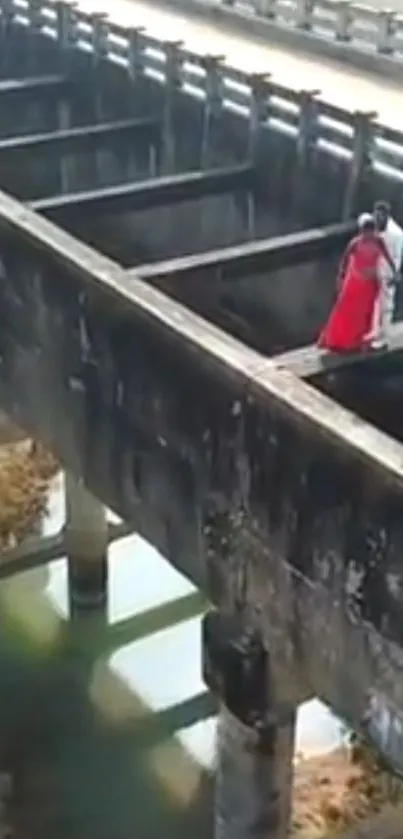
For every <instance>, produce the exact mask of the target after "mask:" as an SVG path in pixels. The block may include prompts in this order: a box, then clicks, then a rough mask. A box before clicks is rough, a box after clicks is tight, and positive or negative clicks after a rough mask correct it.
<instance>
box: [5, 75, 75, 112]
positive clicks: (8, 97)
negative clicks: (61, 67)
mask: <svg viewBox="0 0 403 839" xmlns="http://www.w3.org/2000/svg"><path fill="white" fill-rule="evenodd" d="M70 89H71V82H69V81H68V80H67V79H66V78H64V76H61V75H57V74H53V75H48V76H37V77H35V78H34V77H31V78H27V79H5V80H0V105H1V106H3V105H5V104H7V105H8V104H13V105H16V104H17V103H18V105H19V106H20V107H23V106H24V103H25V102H27V101H28V102H29V103H32V102H35V101H36V100H39V101H40V100H45V101H47V100H49V99H50V100H53V99H54V100H56V101H57V100H58V99H59V98H60V97H61V96H62V95H63V94H65V93H66V92H67V91H69V90H70Z"/></svg>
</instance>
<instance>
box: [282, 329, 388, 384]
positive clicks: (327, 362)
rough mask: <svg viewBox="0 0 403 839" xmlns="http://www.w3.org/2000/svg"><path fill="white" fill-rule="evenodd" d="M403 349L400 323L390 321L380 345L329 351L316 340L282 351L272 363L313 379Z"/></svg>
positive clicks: (366, 364)
mask: <svg viewBox="0 0 403 839" xmlns="http://www.w3.org/2000/svg"><path fill="white" fill-rule="evenodd" d="M402 352H403V325H402V324H401V323H397V324H395V325H393V326H392V327H391V328H390V330H389V334H388V343H387V345H386V346H385V347H384V348H382V349H377V350H371V349H368V351H366V352H358V353H331V352H328V351H327V350H322V349H320V348H319V347H317V346H316V345H315V344H311V345H310V346H307V347H300V348H298V349H296V350H290V351H289V352H285V353H281V354H280V355H276V356H274V357H273V358H272V362H273V364H275V365H276V367H277V368H278V369H279V370H281V369H283V370H288V371H289V372H290V373H293V374H294V376H298V378H300V379H313V378H315V377H316V376H320V375H323V374H327V373H333V372H336V371H337V370H344V369H347V368H351V367H356V366H357V365H361V366H363V365H365V366H368V365H370V364H373V363H374V362H376V363H378V362H379V361H380V360H381V359H383V360H385V361H386V360H387V359H391V358H392V357H393V356H394V355H397V354H398V353H402Z"/></svg>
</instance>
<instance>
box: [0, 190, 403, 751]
mask: <svg viewBox="0 0 403 839" xmlns="http://www.w3.org/2000/svg"><path fill="white" fill-rule="evenodd" d="M0 218H1V222H0V224H1V251H2V253H3V259H4V265H5V269H6V274H5V276H4V277H3V279H2V283H1V287H0V318H1V330H0V334H1V340H2V345H1V348H0V349H1V358H2V361H1V366H0V377H1V388H0V397H1V401H2V404H3V405H4V406H5V408H6V409H7V410H9V411H10V414H11V415H12V416H13V417H14V418H15V419H16V420H17V421H19V422H21V424H23V425H24V426H25V427H27V428H28V429H29V430H30V431H31V433H32V434H34V435H37V436H38V438H40V439H42V440H44V442H46V443H47V444H48V445H50V447H51V448H52V449H54V450H55V451H56V452H57V454H58V455H59V456H60V457H61V458H62V460H63V461H64V463H65V464H66V465H68V466H69V468H71V470H72V471H73V472H75V473H76V474H77V475H79V474H81V475H83V476H84V478H85V481H86V483H87V484H88V487H89V488H90V489H91V491H93V492H94V494H96V495H99V496H100V497H101V498H102V500H103V501H104V502H105V503H107V504H108V505H110V506H111V507H112V508H114V509H115V510H116V511H117V512H119V513H120V514H121V515H122V517H124V518H127V519H129V520H130V521H131V522H132V523H133V525H134V526H135V527H136V529H137V530H138V531H139V532H140V533H142V534H143V535H144V536H145V537H146V538H148V539H149V540H150V541H151V542H152V543H153V544H155V545H156V546H157V547H158V548H160V549H161V550H162V551H163V552H164V554H165V555H166V556H168V557H169V559H170V561H172V562H173V563H174V564H175V565H176V566H177V567H179V568H180V569H181V570H183V571H185V573H186V574H188V575H189V576H190V577H191V578H192V579H193V580H195V582H196V583H197V584H198V585H201V586H202V587H204V588H205V589H206V590H207V591H208V592H209V593H210V595H211V597H212V598H213V600H214V601H215V602H217V603H218V604H220V603H225V602H229V603H230V604H232V607H231V608H233V609H235V610H239V609H240V610H241V611H242V614H243V615H244V616H245V620H246V621H248V622H251V623H252V624H253V625H254V626H255V627H257V629H258V631H259V633H260V634H261V636H262V638H263V641H264V644H265V645H266V647H267V649H268V650H269V651H270V672H271V674H272V675H273V677H274V683H275V684H276V689H277V691H278V695H279V696H281V697H284V698H286V697H287V695H288V696H289V695H290V691H291V692H292V693H293V695H294V685H291V675H290V674H292V676H293V678H294V680H295V679H296V678H298V680H299V683H300V685H301V688H304V689H305V690H307V691H312V692H313V693H316V694H317V695H319V696H322V697H324V698H325V699H326V700H327V701H328V702H329V703H330V704H331V705H332V706H333V707H334V708H335V709H336V710H337V711H338V712H339V713H341V714H345V715H346V717H347V719H348V720H349V722H350V723H351V724H352V725H354V726H355V727H359V726H360V724H362V723H364V722H365V724H367V725H368V726H369V729H370V732H371V734H372V735H373V736H374V737H375V739H376V740H377V742H378V743H379V744H380V745H381V747H382V748H383V751H384V752H385V753H386V754H388V755H389V756H390V757H391V759H393V760H394V761H395V764H396V765H397V766H400V767H401V766H402V760H401V755H402V753H403V751H402V748H401V736H402V732H403V724H402V718H401V712H400V710H399V709H400V706H401V695H402V694H401V691H402V685H403V653H402V649H401V639H402V621H401V614H402V608H401V605H402V604H401V568H400V555H401V545H402V539H403V532H402V528H403V524H402V517H401V494H402V491H403V473H402V447H401V446H400V445H399V444H398V443H397V442H395V441H393V440H392V439H390V438H388V437H386V436H385V435H383V434H382V433H381V432H379V431H377V430H376V429H375V428H373V427H371V426H368V425H367V424H366V423H365V422H362V421H360V420H359V419H358V418H357V417H356V416H354V415H351V414H349V413H348V412H347V411H345V410H344V409H342V408H341V407H339V406H338V405H337V404H336V403H334V402H333V401H331V400H329V399H328V398H326V397H325V396H322V395H321V394H320V393H318V392H316V391H315V390H313V389H311V388H309V387H308V386H306V385H304V384H303V383H299V382H297V381H295V380H294V379H293V377H292V376H290V375H288V374H287V373H285V372H284V373H283V372H278V371H275V370H274V369H273V365H272V364H271V363H270V362H267V361H266V362H265V361H264V360H263V359H262V358H261V356H259V355H258V354H256V353H254V352H252V351H251V350H248V349H247V348H246V347H245V346H242V345H240V344H238V343H237V342H235V341H233V340H232V339H231V338H229V337H228V336H226V335H225V334H224V333H220V332H219V331H217V330H216V329H215V328H214V327H213V326H211V325H209V324H207V323H206V322H204V321H201V320H199V318H198V317H197V316H196V315H194V314H192V313H191V312H189V311H187V310H185V309H183V308H182V307H181V306H180V305H179V304H177V303H176V302H174V301H171V300H169V299H168V298H166V297H164V296H163V295H161V293H160V292H158V291H157V290H155V289H153V288H151V287H149V286H146V285H145V284H144V283H141V282H139V281H136V280H135V279H133V278H128V277H127V276H125V274H124V273H122V272H121V271H120V270H119V269H118V268H117V266H116V265H115V264H113V263H111V262H109V261H108V260H106V259H104V258H102V257H101V256H100V255H97V254H96V253H94V252H92V251H90V250H89V249H88V248H86V247H85V246H83V245H82V244H80V243H76V242H74V241H73V240H72V239H71V238H70V237H69V236H68V235H67V234H65V233H63V232H62V231H60V230H58V229H55V228H54V227H53V226H52V225H50V224H49V223H48V222H46V221H45V220H44V219H35V217H34V216H33V215H32V214H31V213H30V212H29V211H24V210H22V208H21V206H20V205H19V204H17V203H16V202H13V201H12V200H11V199H7V198H5V197H4V196H3V197H2V199H1V203H0ZM17 230H18V231H19V235H22V236H23V239H24V240H25V245H24V248H23V249H21V248H20V247H19V248H18V249H16V248H15V247H14V246H13V241H15V235H16V232H17ZM45 244H46V250H47V253H45V249H44V248H45ZM10 277H12V278H13V281H12V283H11V282H10V279H9V278H10ZM55 277H57V282H55ZM350 665H351V666H350Z"/></svg>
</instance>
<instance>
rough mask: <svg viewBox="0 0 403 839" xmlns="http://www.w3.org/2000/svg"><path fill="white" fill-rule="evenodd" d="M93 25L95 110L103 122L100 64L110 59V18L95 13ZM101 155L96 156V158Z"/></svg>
mask: <svg viewBox="0 0 403 839" xmlns="http://www.w3.org/2000/svg"><path fill="white" fill-rule="evenodd" d="M91 23H92V49H93V53H92V70H93V80H92V84H93V88H94V110H95V119H96V121H97V122H101V121H102V120H103V119H104V118H106V114H105V108H104V101H103V93H102V80H100V77H99V74H98V69H99V66H100V64H102V62H103V61H105V60H106V59H107V58H108V51H109V50H108V38H109V18H108V15H107V14H106V13H105V12H94V13H93V14H92V15H91ZM98 156H99V155H98V154H97V155H96V158H97V157H98Z"/></svg>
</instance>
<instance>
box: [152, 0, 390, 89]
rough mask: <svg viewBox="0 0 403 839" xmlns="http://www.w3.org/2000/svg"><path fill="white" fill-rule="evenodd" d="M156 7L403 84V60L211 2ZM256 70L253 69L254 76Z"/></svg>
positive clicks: (190, 0)
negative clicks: (172, 10) (184, 14)
mask: <svg viewBox="0 0 403 839" xmlns="http://www.w3.org/2000/svg"><path fill="white" fill-rule="evenodd" d="M153 5H157V6H160V8H161V9H162V8H165V9H166V8H171V9H177V10H178V11H181V12H182V13H183V12H185V13H186V15H187V17H190V18H199V20H200V18H202V19H203V20H205V21H207V22H208V23H212V24H215V25H218V26H221V27H222V28H223V29H227V31H232V33H236V34H241V35H244V36H251V37H253V38H254V39H256V40H258V41H260V42H263V43H264V44H266V45H267V46H268V47H269V46H270V44H272V45H273V46H277V47H278V46H283V47H285V48H286V49H290V50H293V51H298V52H302V53H304V54H307V53H308V54H309V56H310V57H312V55H317V56H318V57H321V58H327V59H328V60H329V59H330V60H331V61H335V62H338V63H340V64H342V65H343V66H344V67H345V66H346V64H347V65H348V66H349V67H352V68H354V69H356V70H361V71H363V72H365V73H371V74H372V75H377V76H382V77H383V78H385V79H390V80H392V81H395V82H400V83H403V59H401V60H400V59H398V58H396V57H392V56H386V55H380V54H379V53H376V52H373V53H371V52H369V51H368V52H365V51H364V50H361V49H359V47H357V46H354V45H352V44H343V43H342V42H340V41H336V40H334V41H332V40H330V39H328V38H324V37H321V36H320V35H317V34H314V33H311V32H304V31H302V30H297V29H293V28H292V27H289V26H285V25H282V24H279V23H276V22H275V21H272V20H268V19H266V18H264V17H260V16H258V15H254V14H253V13H252V11H251V13H250V14H248V13H247V12H246V11H244V10H240V9H237V8H235V7H232V8H231V7H226V6H222V5H218V3H217V2H213V3H212V2H208V0H159V2H158V3H155V4H153ZM206 52H208V44H206ZM253 69H254V68H253V67H251V72H253ZM269 70H270V68H268V71H269ZM298 86H299V85H298Z"/></svg>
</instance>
